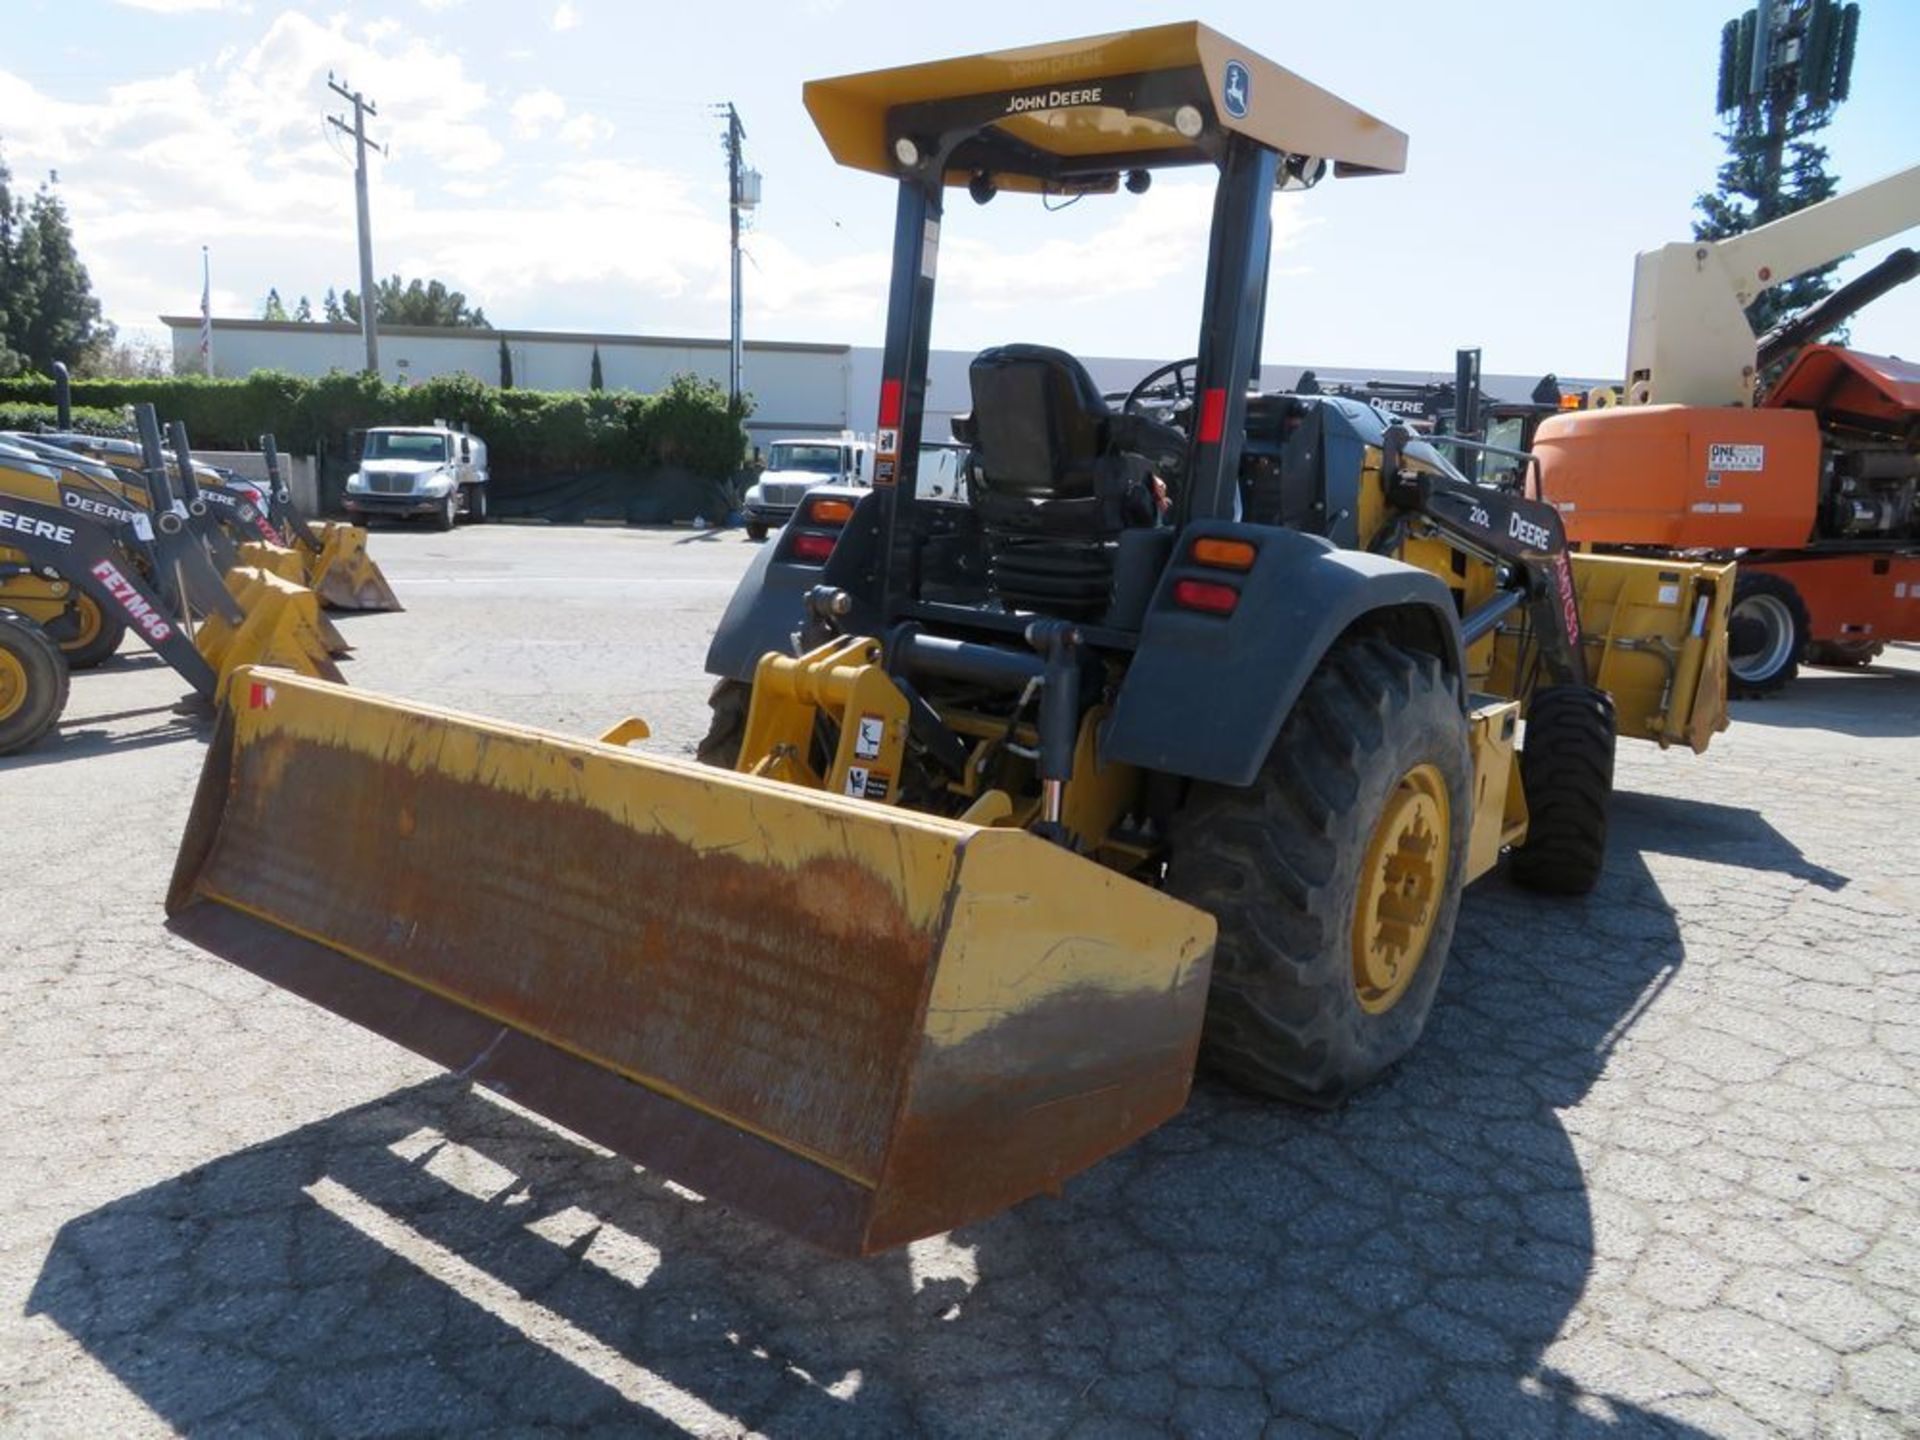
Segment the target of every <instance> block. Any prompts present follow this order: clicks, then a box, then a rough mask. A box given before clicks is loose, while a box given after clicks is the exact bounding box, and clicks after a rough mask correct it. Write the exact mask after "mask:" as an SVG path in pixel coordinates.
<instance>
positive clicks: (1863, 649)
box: [1807, 640, 1887, 670]
mask: <svg viewBox="0 0 1920 1440" xmlns="http://www.w3.org/2000/svg"><path fill="white" fill-rule="evenodd" d="M1886 648H1887V647H1886V642H1884V641H1881V640H1816V641H1814V642H1813V644H1811V645H1809V646H1807V664H1809V665H1823V666H1826V667H1828V668H1829V669H1834V670H1858V669H1860V668H1862V667H1863V666H1867V665H1871V664H1873V662H1874V661H1876V660H1878V659H1879V658H1880V653H1881V652H1882V651H1883V650H1885V649H1886Z"/></svg>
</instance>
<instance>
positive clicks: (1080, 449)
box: [953, 345, 1166, 619]
mask: <svg viewBox="0 0 1920 1440" xmlns="http://www.w3.org/2000/svg"><path fill="white" fill-rule="evenodd" d="M967 374H968V381H969V383H970V386H971V388H972V391H973V413H972V414H970V415H959V416H955V417H954V421H953V434H954V438H955V439H957V440H959V441H961V442H962V443H964V444H966V445H968V446H970V447H972V450H973V457H972V461H971V466H970V471H969V484H968V495H969V498H970V500H971V502H972V505H973V509H974V513H975V514H976V515H978V517H979V519H980V524H981V528H982V529H983V530H984V531H985V532H986V538H987V574H988V587H989V589H990V590H991V591H992V592H993V594H994V595H995V596H996V597H997V598H998V599H1000V600H1001V601H1002V602H1004V603H1005V604H1006V605H1008V606H1009V607H1010V608H1012V609H1015V610H1023V611H1032V612H1035V613H1038V614H1044V615H1057V616H1060V617H1062V618H1067V619H1080V618H1091V617H1095V616H1098V615H1100V614H1101V613H1103V612H1104V611H1105V609H1106V607H1107V603H1108V599H1109V596H1110V593H1111V590H1112V581H1113V550H1114V544H1115V541H1116V539H1117V537H1118V536H1119V535H1120V533H1121V532H1122V531H1123V530H1126V529H1128V528H1130V527H1135V526H1150V525H1153V524H1154V523H1156V521H1157V518H1158V507H1157V505H1156V503H1155V501H1154V498H1153V492H1152V488H1151V479H1152V466H1151V465H1150V463H1149V462H1148V460H1147V459H1146V458H1144V457H1143V456H1142V455H1140V454H1137V453H1133V451H1132V450H1131V449H1130V448H1129V447H1130V442H1134V437H1135V432H1136V431H1138V430H1139V428H1140V427H1139V424H1138V422H1137V420H1136V417H1132V416H1128V415H1124V414H1122V413H1121V412H1119V411H1115V410H1112V409H1110V408H1109V407H1108V405H1107V402H1106V401H1105V400H1103V399H1102V398H1101V396H1100V387H1099V386H1097V385H1095V384H1094V383H1093V377H1092V376H1091V375H1089V374H1088V373H1087V368H1086V366H1084V365H1082V364H1081V363H1080V362H1079V361H1078V360H1076V359H1075V358H1074V357H1073V356H1071V355H1069V354H1068V353H1067V352H1066V351H1064V350H1056V349H1054V348H1053V347H1051V346H1048V345H999V346H995V347H994V348H993V349H991V350H983V351H981V352H980V353H979V354H978V355H976V356H975V357H974V359H973V364H972V366H971V367H969V369H968V372H967ZM1155 428H1156V429H1164V428H1166V427H1155Z"/></svg>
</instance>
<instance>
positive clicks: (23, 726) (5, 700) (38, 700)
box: [0, 610, 67, 755]
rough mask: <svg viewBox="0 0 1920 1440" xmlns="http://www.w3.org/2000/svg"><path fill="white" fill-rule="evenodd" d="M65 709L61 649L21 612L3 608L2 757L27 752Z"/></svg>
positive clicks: (0, 616) (0, 624) (0, 678)
mask: <svg viewBox="0 0 1920 1440" xmlns="http://www.w3.org/2000/svg"><path fill="white" fill-rule="evenodd" d="M66 708H67V662H66V661H65V660H64V659H62V658H61V656H60V647H59V646H58V645H56V644H54V643H53V641H52V640H50V639H48V638H47V632H46V631H44V630H42V629H41V628H40V627H39V626H38V625H36V624H35V623H34V622H33V621H31V620H29V619H28V618H27V617H26V616H24V615H22V614H21V613H20V612H19V611H18V610H0V755H11V754H13V753H14V751H16V750H24V749H26V748H27V746H29V745H31V744H33V743H34V742H35V741H36V740H38V739H39V738H40V737H41V736H42V735H44V734H46V733H47V731H48V730H50V729H52V728H53V722H54V721H56V720H58V719H59V718H60V712H61V711H62V710H64V709H66Z"/></svg>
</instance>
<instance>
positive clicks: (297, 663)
mask: <svg viewBox="0 0 1920 1440" xmlns="http://www.w3.org/2000/svg"><path fill="white" fill-rule="evenodd" d="M136 410H137V415H138V419H139V421H140V424H141V430H142V435H143V443H144V444H145V446H146V449H147V453H148V455H149V456H150V457H151V464H150V465H149V466H148V467H147V468H146V469H145V470H144V471H143V472H142V473H140V474H139V476H138V477H137V478H136V477H134V476H132V475H131V474H129V472H126V471H121V470H114V469H110V468H108V467H105V466H102V465H96V464H94V463H92V462H91V461H89V460H87V459H85V458H84V457H82V456H79V455H76V454H74V453H72V452H71V451H67V450H64V449H62V448H61V447H58V446H55V445H50V444H47V443H44V442H42V441H39V440H37V439H35V438H33V437H9V438H0V611H5V612H6V613H7V615H8V616H9V617H10V620H9V623H8V624H7V625H6V626H5V627H4V628H0V754H7V753H10V752H12V751H14V750H18V749H23V748H25V747H26V746H28V745H31V744H32V743H34V742H35V741H36V740H38V739H39V738H40V737H41V736H42V735H43V734H45V733H46V731H47V730H48V729H49V728H51V727H52V725H53V724H54V722H55V721H57V720H58V719H59V716H60V712H61V710H62V708H63V707H64V705H65V702H66V696H67V684H68V668H69V667H68V665H67V662H66V660H65V658H64V656H63V655H62V654H61V651H60V642H61V641H62V640H64V639H66V638H67V637H68V636H69V635H71V634H74V633H81V634H84V633H85V628H86V627H87V626H88V625H89V624H92V625H93V626H94V627H96V630H97V629H98V627H101V626H105V625H107V624H111V625H113V626H115V627H119V626H127V627H130V628H132V629H134V630H135V631H136V633H138V634H139V635H140V637H141V638H142V639H143V640H145V641H146V643H147V644H148V645H149V646H150V647H151V648H152V649H153V650H154V651H155V652H156V653H157V654H159V655H160V656H161V658H162V659H164V660H166V662H167V663H168V664H169V665H171V666H172V667H173V669H174V670H175V671H177V672H178V673H179V674H180V676H181V677H182V678H183V679H185V680H186V681H187V683H188V684H189V685H191V686H192V687H193V689H194V691H195V692H196V693H198V694H199V695H201V696H203V697H205V698H206V699H208V700H212V699H214V698H215V696H216V695H217V693H218V691H219V687H220V684H221V682H222V680H223V679H225V678H226V677H227V676H229V675H231V674H232V673H233V671H234V670H235V669H236V668H238V667H240V666H242V665H250V664H271V665H279V666H286V667H289V668H290V669H291V670H292V671H294V672H296V673H299V674H302V675H307V676H312V677H318V678H320V679H325V680H331V681H338V680H339V679H340V672H339V670H338V668H337V667H336V666H335V665H334V664H333V661H332V660H331V659H330V658H329V656H328V653H327V646H326V643H325V639H324V637H323V634H322V632H321V630H320V629H319V622H320V620H321V616H320V612H319V609H318V605H317V602H316V601H315V598H314V596H313V595H312V594H311V593H310V592H309V591H307V590H305V589H304V588H302V587H299V586H295V585H292V584H289V583H288V582H286V581H284V580H281V579H279V578H278V577H276V576H274V575H271V574H268V573H266V572H264V571H260V570H256V569H253V568H251V567H248V566H244V565H241V566H237V567H236V568H234V569H233V570H231V571H229V572H228V573H227V574H226V576H225V577H224V578H223V577H222V576H221V574H220V573H219V571H218V570H217V569H216V568H215V566H214V563H213V561H212V559H211V557H210V556H209V554H208V551H207V549H206V548H205V544H204V542H203V540H202V538H201V536H200V535H199V534H198V533H197V531H196V530H195V528H194V524H193V522H194V521H195V519H196V518H198V517H196V516H195V515H194V514H193V512H192V511H190V510H189V509H188V508H187V506H186V504H185V502H183V501H180V500H179V499H178V498H177V497H176V496H175V494H174V492H173V489H172V486H171V482H170V480H169V478H168V475H167V467H166V464H165V460H164V457H163V455H162V452H161V450H160V444H159V428H158V425H157V423H156V422H155V420H154V417H153V413H152V407H151V406H140V407H136ZM27 622H32V623H27ZM43 626H44V627H46V628H45V629H42V628H41V627H43Z"/></svg>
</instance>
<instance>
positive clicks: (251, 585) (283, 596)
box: [193, 565, 345, 685]
mask: <svg viewBox="0 0 1920 1440" xmlns="http://www.w3.org/2000/svg"><path fill="white" fill-rule="evenodd" d="M224 578H225V580H226V585H227V593H228V594H229V595H231V596H233V598H234V601H235V603H236V604H238V605H239V607H240V609H241V611H242V612H243V618H242V619H241V620H240V621H239V622H238V623H235V622H233V621H230V620H228V619H227V618H226V617H225V616H223V615H221V614H219V613H217V612H215V613H212V614H208V615H206V616H203V617H202V618H201V620H200V627H199V629H198V631H197V632H196V633H195V635H194V637H193V639H194V646H195V648H197V649H198V650H199V652H200V657H201V658H202V659H203V660H205V661H206V662H207V664H209V665H210V666H212V667H213V669H214V670H215V671H216V672H217V673H218V674H219V676H220V680H221V683H222V684H223V685H224V684H225V683H226V681H227V677H228V676H229V675H231V674H232V673H233V672H234V670H236V669H237V668H239V667H240V666H243V665H279V666H284V667H285V668H286V669H288V670H291V671H294V672H296V673H298V674H301V675H310V676H313V677H315V678H317V679H320V680H330V681H332V682H334V683H335V684H339V683H340V682H341V681H342V680H343V679H344V678H345V677H343V676H342V675H341V673H340V667H339V666H337V665H335V664H334V663H333V656H334V655H335V654H337V653H338V652H337V651H334V650H332V649H331V648H330V646H329V644H328V641H327V631H329V630H332V628H333V627H332V626H331V625H327V624H326V621H325V617H323V616H322V615H321V613H320V597H319V596H317V595H315V594H314V593H313V591H311V590H309V589H307V587H306V586H304V585H296V584H293V583H292V582H291V581H287V580H282V579H281V578H280V577H279V576H278V575H275V574H272V573H271V572H269V571H266V570H256V569H254V568H253V567H251V566H247V565H236V566H234V567H233V569H231V570H229V571H228V572H227V573H226V576H225V577H224ZM323 626H324V628H323Z"/></svg>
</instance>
